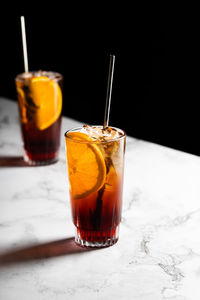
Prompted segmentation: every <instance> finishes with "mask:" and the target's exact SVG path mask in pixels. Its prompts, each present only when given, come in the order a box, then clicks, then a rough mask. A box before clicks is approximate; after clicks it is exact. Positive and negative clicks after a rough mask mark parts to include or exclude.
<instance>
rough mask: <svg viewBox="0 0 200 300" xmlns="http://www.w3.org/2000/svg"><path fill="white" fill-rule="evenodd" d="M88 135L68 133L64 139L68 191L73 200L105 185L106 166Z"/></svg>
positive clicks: (99, 151) (97, 148)
mask: <svg viewBox="0 0 200 300" xmlns="http://www.w3.org/2000/svg"><path fill="white" fill-rule="evenodd" d="M91 140H93V139H91V138H90V137H89V136H88V135H86V134H84V133H81V132H70V133H68V134H67V137H66V149H67V161H68V173H69V183H70V190H71V193H72V196H73V198H74V199H80V198H84V197H86V196H88V195H89V194H91V193H93V192H97V191H98V190H99V189H100V188H101V187H102V186H103V184H104V183H105V179H106V165H105V161H104V158H103V155H102V153H101V150H100V149H99V147H98V146H97V145H96V144H94V143H90V142H89V141H91Z"/></svg>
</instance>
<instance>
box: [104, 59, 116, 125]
mask: <svg viewBox="0 0 200 300" xmlns="http://www.w3.org/2000/svg"><path fill="white" fill-rule="evenodd" d="M114 65H115V55H110V63H109V72H108V83H107V93H106V106H105V113H104V122H103V128H104V129H105V128H106V127H108V123H109V116H110V103H111V94H112V84H113V72H114Z"/></svg>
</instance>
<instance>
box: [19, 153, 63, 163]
mask: <svg viewBox="0 0 200 300" xmlns="http://www.w3.org/2000/svg"><path fill="white" fill-rule="evenodd" d="M24 161H25V162H26V163H27V164H28V165H29V166H45V165H51V164H54V163H56V162H57V161H58V157H54V158H51V159H47V160H32V159H30V158H29V157H28V156H27V154H26V153H25V154H24Z"/></svg>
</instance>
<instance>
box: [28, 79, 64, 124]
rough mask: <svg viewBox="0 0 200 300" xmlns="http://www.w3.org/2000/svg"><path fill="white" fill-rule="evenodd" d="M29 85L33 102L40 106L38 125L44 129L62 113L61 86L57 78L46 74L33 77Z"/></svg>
mask: <svg viewBox="0 0 200 300" xmlns="http://www.w3.org/2000/svg"><path fill="white" fill-rule="evenodd" d="M29 87H30V93H31V97H32V99H33V102H34V104H35V105H36V106H37V107H38V108H37V111H36V113H35V122H36V126H37V127H38V128H39V129H40V130H44V129H46V128H48V127H49V126H51V125H52V124H53V123H54V122H55V121H56V120H57V119H58V117H59V116H60V114H61V110H62V92H61V88H60V86H59V84H58V83H57V82H56V81H55V80H52V79H50V78H48V77H46V76H41V77H33V78H31V80H30V86H29Z"/></svg>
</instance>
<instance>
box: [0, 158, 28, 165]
mask: <svg viewBox="0 0 200 300" xmlns="http://www.w3.org/2000/svg"><path fill="white" fill-rule="evenodd" d="M1 167H29V165H28V164H27V163H26V162H25V161H24V158H23V156H0V168H1Z"/></svg>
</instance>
